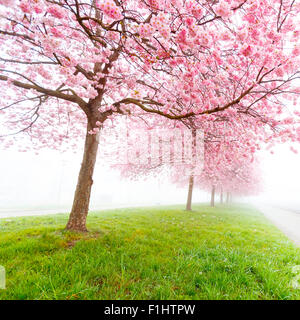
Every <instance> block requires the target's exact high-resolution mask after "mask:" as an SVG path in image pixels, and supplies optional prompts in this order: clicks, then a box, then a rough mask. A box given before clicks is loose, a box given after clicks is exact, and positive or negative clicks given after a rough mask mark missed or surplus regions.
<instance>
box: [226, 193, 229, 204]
mask: <svg viewBox="0 0 300 320" xmlns="http://www.w3.org/2000/svg"><path fill="white" fill-rule="evenodd" d="M226 204H229V192H227V193H226Z"/></svg>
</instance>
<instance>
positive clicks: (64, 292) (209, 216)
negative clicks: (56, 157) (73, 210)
mask: <svg viewBox="0 0 300 320" xmlns="http://www.w3.org/2000/svg"><path fill="white" fill-rule="evenodd" d="M66 221H67V215H65V214H57V215H51V216H43V217H41V216H39V217H24V218H11V219H0V265H3V266H5V268H6V271H7V289H6V290H0V299H300V290H299V289H294V288H292V287H291V285H290V281H291V279H293V277H294V274H293V273H292V267H293V266H295V265H300V249H298V248H296V247H295V246H294V245H293V244H292V243H291V242H290V241H289V240H288V239H287V238H286V237H285V236H284V235H283V234H282V233H281V232H280V231H279V230H277V229H276V228H275V227H274V226H272V225H271V224H270V223H269V222H268V221H267V220H266V219H265V218H264V217H263V216H262V215H261V214H260V213H259V212H257V211H256V210H254V209H251V208H247V207H244V206H240V207H231V208H228V207H226V206H224V207H217V208H210V207H207V206H204V205H198V206H195V207H194V211H193V212H186V211H184V210H183V209H182V208H181V207H179V206H173V207H171V206H169V207H155V208H139V209H136V208H134V209H119V210H109V211H102V212H93V213H91V214H90V215H89V218H88V228H89V230H90V232H89V233H88V234H76V233H70V232H65V231H63V228H64V226H65V224H66Z"/></svg>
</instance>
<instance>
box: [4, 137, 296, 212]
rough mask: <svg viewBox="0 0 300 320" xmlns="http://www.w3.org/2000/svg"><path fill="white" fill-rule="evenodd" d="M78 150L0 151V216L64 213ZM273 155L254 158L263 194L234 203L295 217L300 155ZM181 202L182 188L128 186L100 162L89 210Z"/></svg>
mask: <svg viewBox="0 0 300 320" xmlns="http://www.w3.org/2000/svg"><path fill="white" fill-rule="evenodd" d="M81 151H82V150H78V152H77V153H76V154H74V153H73V152H65V153H60V152H58V151H54V150H41V151H40V152H39V154H35V153H34V152H30V151H28V152H19V151H17V150H13V149H11V150H4V151H3V150H1V160H0V163H1V165H0V177H1V182H0V217H8V216H15V215H31V214H46V213H58V212H68V211H69V210H70V209H71V205H72V200H73V194H74V191H75V187H76V183H77V177H78V172H79V168H80V163H81V157H82V152H81ZM273 151H274V154H271V153H270V152H269V151H261V153H260V154H259V158H260V162H261V171H262V175H263V176H262V180H263V186H262V188H263V192H262V193H261V194H260V195H259V196H255V197H248V198H242V199H235V200H236V201H243V202H249V203H253V204H258V203H265V204H269V205H274V206H279V207H282V208H286V209H292V210H295V211H299V213H300V165H299V164H300V155H299V154H295V153H293V152H291V151H290V146H289V145H278V146H277V147H275V148H274V149H273ZM100 152H101V143H100ZM98 160H99V159H98ZM186 197H187V186H186V187H185V188H179V187H176V186H174V185H172V184H171V183H170V182H169V181H167V179H165V178H164V177H162V178H160V179H158V178H154V177H151V178H147V179H143V178H142V179H141V180H140V181H130V180H128V179H124V178H122V177H121V176H120V173H119V171H118V170H113V169H111V168H110V165H109V164H105V163H103V160H102V159H100V160H99V161H97V165H96V169H95V174H94V185H93V188H92V196H91V204H90V209H91V210H101V209H108V208H118V207H130V206H143V205H144V206H147V205H160V204H180V203H182V204H184V203H185V201H186ZM209 199H210V194H208V193H206V192H203V191H201V190H199V189H195V190H194V193H193V202H194V203H197V202H208V201H209ZM218 201H219V195H217V203H218Z"/></svg>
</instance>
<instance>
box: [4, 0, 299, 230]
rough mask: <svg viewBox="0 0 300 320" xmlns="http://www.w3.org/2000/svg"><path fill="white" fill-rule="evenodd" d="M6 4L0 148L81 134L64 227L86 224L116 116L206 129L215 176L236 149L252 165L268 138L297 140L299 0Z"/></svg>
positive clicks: (74, 140) (54, 143) (48, 143)
mask: <svg viewBox="0 0 300 320" xmlns="http://www.w3.org/2000/svg"><path fill="white" fill-rule="evenodd" d="M0 7H1V9H0V10H1V20H0V44H1V57H0V81H1V82H2V86H1V87H0V90H1V107H0V112H1V117H2V123H3V122H5V123H6V125H5V127H6V129H7V133H6V134H5V136H3V137H2V138H1V143H2V145H3V146H4V147H9V146H10V145H11V144H12V143H14V142H16V137H15V134H16V133H21V134H22V135H21V137H24V139H23V140H21V145H22V148H23V149H24V150H27V149H29V148H34V149H36V150H38V149H39V148H42V147H51V148H55V149H59V148H65V147H71V148H74V149H76V148H78V143H80V142H81V139H82V137H83V136H84V135H85V145H84V154H83V160H82V164H81V169H80V173H79V177H78V183H77V187H76V191H75V196H74V202H73V206H72V210H71V213H70V219H69V221H68V224H67V229H70V230H79V231H85V230H86V217H87V214H88V208H89V199H90V194H91V187H92V183H93V171H94V166H95V162H96V158H97V154H98V145H99V137H100V132H101V129H102V128H103V127H105V126H107V125H108V124H109V125H111V123H112V124H114V123H115V122H116V121H117V119H118V118H119V117H126V118H127V119H130V125H133V123H134V126H138V127H139V126H140V127H143V128H144V127H145V126H146V127H147V128H151V127H157V126H158V127H161V126H164V127H166V128H171V127H174V126H176V127H179V128H181V127H185V128H189V129H191V130H192V129H201V130H202V131H203V132H204V134H205V138H204V139H205V148H207V150H210V151H209V152H206V153H205V154H207V155H208V157H215V158H216V159H217V160H216V161H214V162H212V161H205V165H206V164H207V168H205V170H204V172H205V174H206V175H207V179H208V180H210V181H213V180H214V179H217V180H214V181H213V183H216V184H217V183H218V184H220V185H221V182H220V181H223V180H224V179H223V174H222V175H219V172H225V170H227V169H228V168H230V170H232V172H235V171H236V168H235V166H234V165H233V166H230V167H229V166H228V163H229V160H230V159H233V158H234V156H235V155H237V157H236V158H237V159H240V158H241V159H243V158H245V161H242V163H243V164H244V163H249V160H250V163H251V160H252V155H253V154H254V153H255V152H256V151H257V149H258V148H259V146H260V144H261V143H262V142H269V143H270V142H271V143H275V142H277V141H286V140H292V141H298V140H299V137H300V130H299V126H298V123H299V115H300V112H299V110H298V109H297V98H298V95H299V87H297V79H298V78H299V51H300V49H299V25H298V24H297V18H298V17H299V10H300V6H299V3H297V2H296V1H294V0H275V1H274V0H251V1H250V0H87V1H84V2H80V1H77V0H39V1H36V0H22V1H18V0H0ZM286 105H288V106H289V107H288V108H289V110H288V111H289V112H286V111H285V106H286ZM109 120H111V121H109ZM20 139H22V138H20ZM19 141H20V140H19ZM221 150H225V151H224V152H223V151H221ZM218 155H219V156H218ZM221 155H222V157H221ZM218 157H220V158H219V159H218ZM225 158H226V159H227V158H228V159H227V160H228V161H227V160H226V161H225V160H224V159H225ZM246 159H247V161H246ZM233 162H235V160H234V161H233ZM212 163H214V164H212ZM236 164H237V166H238V165H239V162H237V163H236ZM226 168H227V169H226ZM215 170H217V172H218V173H217V174H216V173H214V176H215V178H212V175H211V172H214V171H215ZM228 170H229V169H228ZM246 171H247V170H246ZM247 172H250V171H249V170H248V171H247ZM224 176H225V175H224ZM236 176H240V174H239V173H235V177H236ZM199 180H201V181H203V183H205V182H204V181H206V180H205V179H202V178H201V179H199ZM227 181H229V179H227ZM222 183H223V182H222ZM222 185H223V184H222ZM227 188H228V187H227Z"/></svg>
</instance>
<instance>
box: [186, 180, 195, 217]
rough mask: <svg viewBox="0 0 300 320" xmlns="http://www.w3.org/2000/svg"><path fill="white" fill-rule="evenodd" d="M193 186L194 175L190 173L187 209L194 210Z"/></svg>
mask: <svg viewBox="0 0 300 320" xmlns="http://www.w3.org/2000/svg"><path fill="white" fill-rule="evenodd" d="M193 187H194V176H193V175H190V179H189V191H188V197H187V202H186V209H185V210H186V211H191V210H192V196H193Z"/></svg>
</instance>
